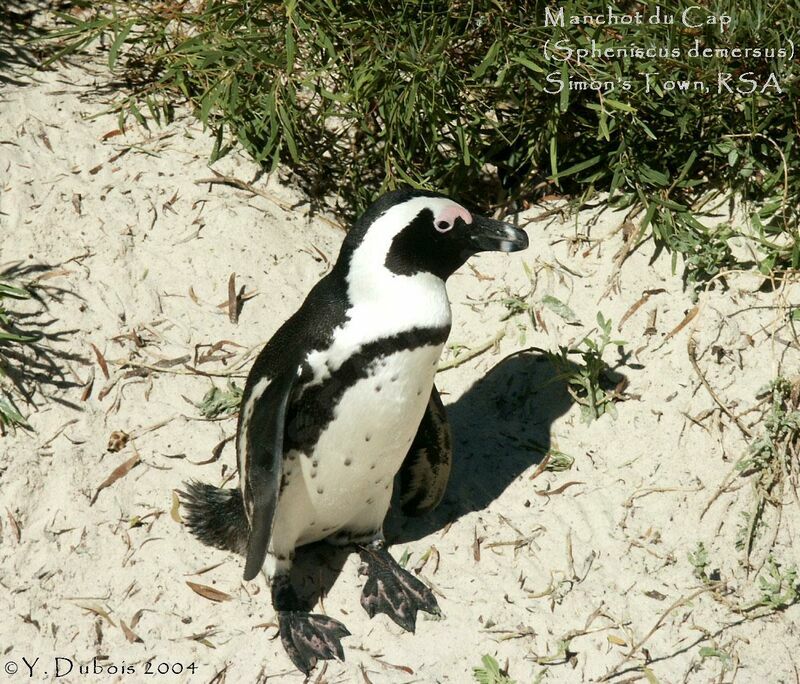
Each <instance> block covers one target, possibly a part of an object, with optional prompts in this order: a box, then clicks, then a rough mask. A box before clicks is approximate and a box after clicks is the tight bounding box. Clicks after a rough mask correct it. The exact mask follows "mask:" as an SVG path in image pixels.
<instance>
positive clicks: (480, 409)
mask: <svg viewBox="0 0 800 684" xmlns="http://www.w3.org/2000/svg"><path fill="white" fill-rule="evenodd" d="M619 361H620V362H619V364H618V365H617V368H618V367H619V366H621V365H626V362H627V359H626V358H624V357H622V358H620V360H619ZM617 368H614V369H612V368H606V370H605V374H606V376H607V381H608V383H609V384H610V385H609V386H610V387H613V386H614V385H615V384H616V383H618V382H619V381H620V380H623V379H624V377H625V376H624V375H622V374H621V373H620V372H619V370H617ZM577 369H578V366H577V364H574V363H572V362H569V361H560V367H556V365H554V364H553V362H552V360H551V359H549V358H548V357H547V355H546V354H544V353H541V352H539V351H531V350H525V351H522V352H518V353H517V354H514V355H512V356H510V357H507V358H506V359H504V360H502V361H500V362H499V363H498V364H497V365H496V366H494V367H493V368H492V369H491V370H490V371H489V372H488V373H487V374H486V375H484V376H483V377H482V378H480V379H479V380H478V381H477V382H475V384H473V385H472V387H470V388H469V390H467V391H466V392H465V393H464V394H463V395H462V396H461V397H459V398H458V399H457V400H456V401H454V402H452V403H450V404H448V403H447V397H446V396H445V397H444V400H445V408H446V410H447V416H448V420H449V422H450V428H451V430H452V434H453V451H454V454H453V464H452V469H451V472H450V481H449V482H448V485H447V491H446V492H445V495H444V499H443V500H442V502H441V503H440V504H439V506H438V507H437V508H436V509H435V510H434V511H432V512H430V513H428V514H426V515H423V516H420V517H418V518H410V517H407V516H405V515H403V514H402V512H401V511H400V505H399V501H398V496H399V494H398V486H397V484H396V485H395V499H394V501H393V503H392V508H391V510H390V512H389V516H388V517H387V520H386V523H385V525H384V531H385V535H386V539H387V541H388V542H389V544H390V545H396V544H402V543H406V542H411V541H415V540H417V539H420V538H422V537H425V536H427V535H429V534H433V533H434V532H437V531H439V530H441V529H443V528H444V527H446V526H447V525H449V524H450V523H452V522H455V521H457V520H458V519H459V518H461V517H462V516H464V515H466V514H467V513H470V512H472V511H479V510H483V509H485V508H487V507H488V506H489V505H490V504H491V503H492V502H493V501H494V500H495V499H497V498H498V497H499V496H500V495H502V493H503V492H504V491H505V490H506V488H507V487H508V486H509V485H510V484H511V483H512V482H513V481H514V480H515V479H517V478H518V477H519V476H520V475H521V474H522V473H524V472H525V471H527V470H531V469H533V468H535V467H536V466H537V465H538V464H540V463H541V462H542V460H543V459H544V456H545V454H547V452H548V451H549V450H550V447H551V435H550V432H551V427H552V424H553V422H554V421H555V420H556V419H557V418H559V417H560V416H563V415H564V414H565V413H566V412H567V411H568V410H569V409H570V407H571V406H572V404H573V403H574V400H573V399H572V397H571V396H570V394H569V392H568V391H567V388H566V384H565V380H564V379H563V376H564V374H569V373H571V372H572V371H573V370H577ZM352 552H353V546H345V547H337V546H331V545H329V544H326V543H325V542H324V541H323V542H317V543H315V544H310V545H308V546H305V547H302V548H300V549H298V550H297V556H296V558H295V562H294V565H293V567H292V581H293V585H294V586H295V588H296V590H297V591H298V594H299V596H300V597H301V599H302V600H303V602H304V603H306V604H307V605H317V601H318V600H319V598H320V597H323V598H324V596H325V594H326V593H327V591H328V589H329V588H330V587H332V586H333V584H334V582H335V581H336V579H337V577H338V576H339V574H340V573H341V571H342V568H343V567H344V565H345V563H346V562H347V559H348V557H349V555H350V554H351V553H352ZM393 555H394V556H395V557H397V553H396V552H395V553H393Z"/></svg>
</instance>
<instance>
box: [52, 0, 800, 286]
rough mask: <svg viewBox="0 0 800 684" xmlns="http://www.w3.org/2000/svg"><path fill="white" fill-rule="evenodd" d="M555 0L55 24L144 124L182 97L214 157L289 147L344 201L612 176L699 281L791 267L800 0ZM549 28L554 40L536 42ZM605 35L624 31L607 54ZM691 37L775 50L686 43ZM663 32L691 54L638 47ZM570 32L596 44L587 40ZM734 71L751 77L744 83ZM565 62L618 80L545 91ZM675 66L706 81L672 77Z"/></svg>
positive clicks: (658, 42) (308, 6)
mask: <svg viewBox="0 0 800 684" xmlns="http://www.w3.org/2000/svg"><path fill="white" fill-rule="evenodd" d="M545 4H546V3H544V2H537V1H529V2H511V0H475V1H474V2H449V1H448V2H445V1H444V0H435V1H434V0H403V1H401V2H397V3H378V2H373V1H366V2H359V3H355V2H350V3H337V2H334V1H333V0H285V1H283V2H267V1H266V0H251V1H250V2H247V3H242V2H230V1H228V0H225V1H223V0H208V1H206V2H203V3H200V8H201V9H200V10H199V11H192V10H191V9H189V7H188V6H184V5H179V4H175V3H163V2H145V1H142V0H139V1H133V2H119V1H113V0H112V1H109V2H91V1H89V0H76V1H75V2H74V3H73V5H74V6H75V7H78V8H84V10H83V13H81V12H73V13H70V14H63V15H61V16H60V25H59V26H58V27H57V29H54V31H53V32H52V33H51V39H52V40H53V41H56V42H57V43H58V44H59V45H60V46H61V49H60V50H59V51H58V52H57V53H56V56H55V57H54V59H57V58H58V57H59V56H64V55H68V54H71V53H75V52H79V51H86V50H87V49H89V47H90V46H92V45H93V44H95V43H97V42H99V44H100V45H102V46H103V49H104V51H105V54H106V56H107V62H108V68H109V82H111V83H113V85H114V86H115V88H117V92H118V93H119V95H118V97H117V100H116V105H115V108H116V109H117V110H118V111H119V112H120V115H121V119H122V120H123V121H124V120H125V119H127V118H128V117H134V118H136V119H137V120H138V121H139V122H140V123H143V124H145V125H150V124H151V122H154V121H155V122H161V121H165V120H169V119H170V118H171V117H172V116H173V115H174V111H175V106H176V105H177V104H182V103H185V104H188V106H189V107H191V108H192V109H193V111H194V112H195V114H196V116H197V117H198V118H199V119H200V120H201V121H202V122H203V123H204V124H206V125H207V126H209V127H210V128H211V129H212V130H213V131H214V133H215V141H216V142H215V144H214V147H213V150H211V151H210V155H211V158H212V159H216V158H218V157H219V156H221V155H223V154H225V153H226V152H227V151H229V150H230V149H231V146H232V145H234V144H240V145H241V146H242V147H243V148H244V149H245V150H247V151H248V152H249V153H250V154H251V155H252V156H253V158H254V159H255V160H257V161H258V162H259V163H261V164H263V165H264V168H265V169H267V170H271V169H275V168H276V166H277V165H278V164H279V163H281V162H283V163H285V164H287V165H288V166H289V168H291V169H292V171H293V172H294V174H295V177H296V179H297V181H298V182H300V183H301V184H302V186H303V187H304V188H305V190H306V191H307V192H308V193H309V195H310V197H312V199H316V200H320V199H321V198H333V199H334V200H335V204H336V208H337V210H338V211H339V212H340V213H341V214H343V215H346V216H352V215H353V214H354V213H357V212H358V211H360V210H361V209H363V208H364V207H365V206H366V205H367V204H368V203H369V202H370V200H371V199H373V198H374V197H375V195H376V193H377V192H379V191H380V190H386V189H389V188H394V187H396V186H398V185H401V184H410V185H414V186H425V187H434V188H437V189H440V190H442V191H445V192H448V193H451V194H453V195H455V196H458V197H462V198H469V199H471V200H473V201H474V202H475V203H476V204H477V205H478V207H477V208H480V209H483V210H488V209H494V208H501V209H513V208H514V206H517V207H518V206H520V203H523V202H526V201H529V200H536V199H537V198H539V197H541V196H542V195H544V194H551V193H558V194H570V196H572V197H573V198H574V199H575V200H576V204H577V203H580V202H581V201H584V200H587V199H588V198H591V197H592V196H594V195H595V193H596V192H598V191H606V192H608V193H610V199H609V203H610V204H612V205H614V206H619V207H629V208H630V209H631V211H632V215H633V216H634V217H636V219H637V221H638V229H639V234H638V238H639V239H645V238H648V237H652V238H654V239H655V240H656V242H657V243H658V245H659V246H660V247H662V248H666V249H667V250H669V251H671V252H672V253H673V254H674V255H676V257H677V255H679V254H683V255H685V256H686V258H687V262H686V264H685V269H686V270H685V273H686V275H687V279H688V280H691V281H697V282H703V281H706V280H708V279H710V278H713V277H715V276H716V275H717V274H718V273H719V271H720V269H722V268H728V267H744V268H753V267H758V268H760V269H761V270H762V271H763V272H764V273H767V274H776V273H778V274H779V273H780V272H782V271H783V270H785V269H787V268H797V267H800V240H798V205H800V175H799V174H798V170H800V155H798V152H797V142H798V141H797V137H798V118H799V115H798V104H797V103H798V101H800V60H797V59H792V58H791V56H790V55H785V54H783V53H782V52H780V50H788V48H789V45H788V43H787V37H791V36H794V37H795V43H797V37H798V36H799V35H800V5H798V4H797V3H794V2H774V3H768V2H766V0H744V1H743V2H742V1H740V0H736V1H734V0H714V1H713V2H711V0H708V1H707V2H699V3H698V2H691V3H690V2H686V1H685V0H679V1H678V2H675V1H671V2H670V1H668V2H662V3H659V6H660V7H661V11H662V12H663V13H666V14H673V15H679V14H680V12H681V11H682V9H683V8H685V7H688V6H693V5H697V4H701V5H706V6H709V7H713V9H714V14H716V15H719V14H727V15H730V16H732V17H733V18H734V22H733V24H732V25H731V26H729V27H728V28H727V30H725V31H724V32H723V31H720V30H719V27H718V26H714V25H703V26H701V27H698V28H694V27H687V26H685V25H683V24H681V22H680V21H678V20H676V21H675V23H673V24H670V25H663V24H662V25H644V26H628V25H614V26H603V25H596V26H586V25H580V26H574V25H570V24H569V23H567V24H566V25H565V26H563V27H561V26H544V7H545ZM563 7H564V9H565V15H566V16H569V15H570V14H573V13H577V14H605V13H606V12H607V9H608V8H609V7H610V8H612V10H613V11H614V12H615V13H616V14H618V15H619V14H623V13H625V12H626V11H633V10H635V9H639V10H642V6H641V5H640V4H638V3H633V2H627V1H622V0H620V1H617V2H611V3H607V2H605V1H603V2H600V1H599V0H590V1H588V2H577V1H575V0H573V1H569V2H565V3H563ZM645 12H646V10H645ZM701 14H702V13H701ZM697 16H699V15H697ZM548 39H549V40H551V41H553V43H557V44H558V45H560V48H559V50H557V53H558V55H557V56H558V59H555V58H553V59H550V60H548V58H547V57H546V56H545V54H544V50H543V46H544V44H545V41H546V40H548ZM592 41H595V44H596V45H597V46H599V47H600V48H613V49H617V50H618V49H625V50H627V51H628V52H627V54H626V55H624V56H616V55H615V56H612V57H607V56H603V55H599V56H598V55H595V54H592V53H591V47H592ZM696 41H699V43H697V45H699V47H700V48H701V49H704V48H709V49H712V50H713V49H722V50H730V49H732V48H743V47H759V48H761V49H764V50H766V49H770V50H775V51H776V54H775V56H773V57H770V58H755V57H749V58H747V59H745V58H739V57H735V56H731V55H730V54H729V53H728V54H717V53H713V55H712V56H709V57H699V56H698V57H695V56H693V55H692V54H691V53H690V52H689V51H690V50H691V48H693V47H695V46H696ZM551 47H552V44H551ZM665 47H666V48H670V49H674V50H677V51H679V53H680V54H679V55H678V56H675V57H657V56H651V57H649V56H642V57H637V56H636V55H635V54H632V51H633V50H634V49H636V48H638V49H642V50H645V49H647V48H654V49H657V48H665ZM577 50H589V52H588V53H587V55H586V56H581V57H580V59H579V58H578V54H579V53H578V52H577ZM551 57H552V55H551ZM747 72H752V74H750V75H747ZM645 73H649V74H651V77H650V87H649V89H648V86H647V81H646V79H645V77H644V74H645ZM720 73H721V74H723V75H724V74H733V76H734V84H735V85H736V86H738V88H739V91H737V90H736V89H735V88H732V89H731V91H730V92H729V90H728V89H727V88H725V87H722V90H721V91H719V90H720V86H719V85H718V83H719V80H718V79H719V76H718V74H720ZM741 75H745V78H752V79H755V80H756V81H757V82H758V84H759V86H758V87H757V88H756V89H754V90H753V92H747V91H749V90H750V89H751V88H752V85H751V84H750V83H749V82H742V81H737V80H735V79H736V78H737V77H738V76H741ZM563 77H569V78H571V79H573V80H574V81H576V82H577V81H578V80H581V81H583V82H587V83H589V82H592V81H594V82H600V83H606V82H611V83H613V84H615V87H614V90H611V91H603V90H599V91H598V90H591V89H585V90H570V89H569V88H568V87H567V88H563V89H562V91H561V92H560V93H553V92H552V91H553V90H555V89H557V83H554V81H556V82H557V81H559V80H560V79H562V78H563ZM667 80H679V81H687V80H688V81H691V82H694V81H699V82H703V83H705V84H707V85H708V86H709V91H708V92H699V91H695V90H688V91H685V90H680V89H678V88H674V89H671V90H670V89H667V88H668V86H664V85H659V84H662V83H664V82H665V81H667ZM626 81H627V82H628V87H627V88H626V87H625V82H626ZM775 83H778V84H779V86H780V90H778V89H776V88H775V87H774V84H775ZM765 85H766V87H765ZM120 86H121V87H120ZM548 91H551V92H548ZM718 91H719V92H718ZM730 193H734V194H736V195H738V196H740V197H741V198H742V199H744V200H745V201H746V202H747V203H748V207H749V209H750V211H749V212H748V218H747V219H746V220H744V221H743V222H741V223H738V222H737V223H731V224H727V225H724V226H721V227H713V226H714V222H713V221H712V220H710V216H711V215H712V214H714V213H715V212H716V211H717V208H716V207H715V206H714V203H715V198H718V197H723V198H724V197H725V196H726V195H728V194H730ZM742 235H744V236H746V238H747V240H748V243H749V245H750V247H751V251H752V254H753V257H752V258H750V257H748V258H747V259H746V260H743V261H740V260H737V258H735V257H734V256H733V252H732V250H731V240H732V239H734V238H735V237H737V236H742ZM676 265H677V264H676Z"/></svg>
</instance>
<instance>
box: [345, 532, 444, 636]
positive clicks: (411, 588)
mask: <svg viewBox="0 0 800 684" xmlns="http://www.w3.org/2000/svg"><path fill="white" fill-rule="evenodd" d="M359 554H360V556H361V560H362V561H364V563H365V564H366V569H365V570H362V574H366V575H367V583H366V584H365V585H364V591H363V593H362V594H361V605H362V606H363V608H364V610H366V611H367V613H368V614H369V616H370V617H374V616H375V614H376V613H385V614H386V615H388V616H389V617H390V618H391V619H392V620H394V621H395V622H396V623H397V624H398V625H400V627H402V628H403V629H405V630H406V631H407V632H413V631H414V630H415V629H416V626H417V611H419V610H424V611H425V612H426V613H430V614H431V615H441V614H442V613H441V611H440V610H439V604H438V603H437V602H436V597H435V596H434V595H433V592H432V591H431V590H430V589H428V587H426V586H425V585H424V584H423V583H422V582H421V581H420V580H418V579H417V578H416V577H414V575H412V574H411V573H410V572H408V570H404V569H403V568H402V567H400V564H399V563H398V562H397V561H396V560H395V559H394V558H392V556H391V554H390V553H389V552H388V551H387V550H386V546H385V545H384V542H382V541H379V542H374V543H372V544H370V545H369V546H362V547H360V548H359Z"/></svg>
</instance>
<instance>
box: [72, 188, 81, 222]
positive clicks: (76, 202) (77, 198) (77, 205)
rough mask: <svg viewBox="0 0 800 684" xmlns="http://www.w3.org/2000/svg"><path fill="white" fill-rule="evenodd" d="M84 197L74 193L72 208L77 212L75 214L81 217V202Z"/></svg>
mask: <svg viewBox="0 0 800 684" xmlns="http://www.w3.org/2000/svg"><path fill="white" fill-rule="evenodd" d="M82 199H83V198H82V197H81V196H80V193H77V192H73V193H72V208H73V209H74V210H75V213H76V214H77V215H78V216H80V215H81V201H82Z"/></svg>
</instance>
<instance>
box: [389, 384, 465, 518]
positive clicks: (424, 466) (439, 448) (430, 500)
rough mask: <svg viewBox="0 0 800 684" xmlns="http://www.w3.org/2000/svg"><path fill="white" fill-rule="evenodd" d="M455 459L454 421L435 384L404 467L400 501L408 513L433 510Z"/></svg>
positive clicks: (419, 513) (402, 467)
mask: <svg viewBox="0 0 800 684" xmlns="http://www.w3.org/2000/svg"><path fill="white" fill-rule="evenodd" d="M452 460H453V441H452V437H451V435H450V424H449V423H448V422H447V413H446V412H445V409H444V404H442V399H441V397H440V396H439V392H438V390H437V389H436V386H435V385H434V387H433V391H432V392H431V398H430V399H429V400H428V407H427V408H426V409H425V415H424V416H423V417H422V422H421V423H420V424H419V428H418V429H417V435H416V437H414V441H413V442H412V443H411V448H410V449H409V450H408V454H407V455H406V458H405V460H404V461H403V465H402V466H401V467H400V483H399V484H400V487H399V489H400V505H401V508H402V510H403V513H405V514H406V515H411V516H417V515H422V514H423V513H427V512H429V511H432V510H433V509H434V508H436V506H438V505H439V502H440V501H441V500H442V497H443V496H444V491H445V489H446V488H447V480H448V479H449V477H450V464H451V463H452Z"/></svg>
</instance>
